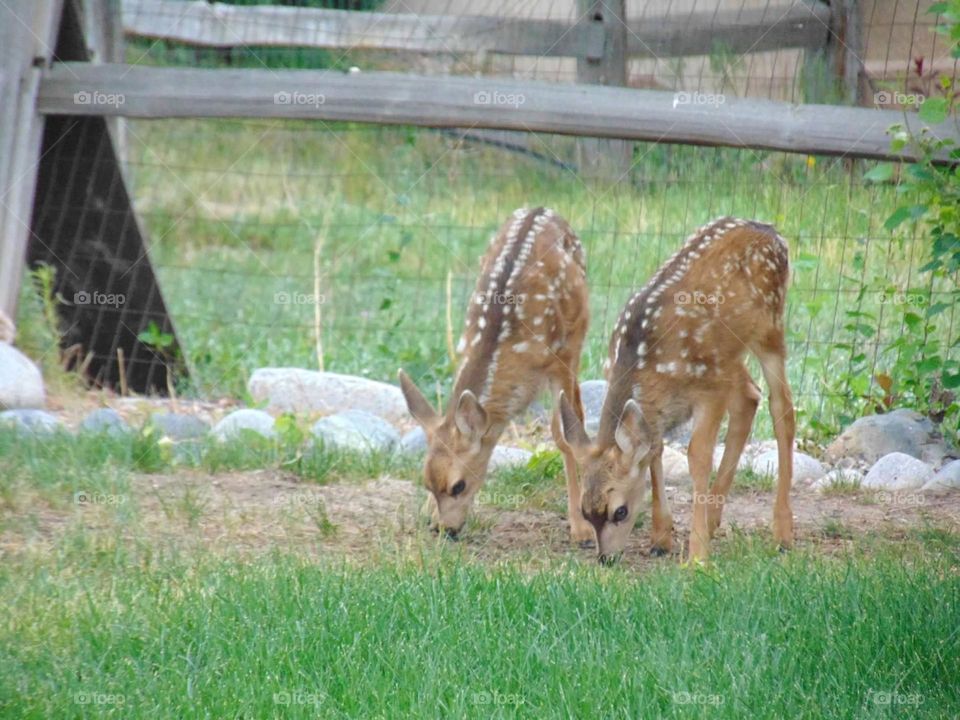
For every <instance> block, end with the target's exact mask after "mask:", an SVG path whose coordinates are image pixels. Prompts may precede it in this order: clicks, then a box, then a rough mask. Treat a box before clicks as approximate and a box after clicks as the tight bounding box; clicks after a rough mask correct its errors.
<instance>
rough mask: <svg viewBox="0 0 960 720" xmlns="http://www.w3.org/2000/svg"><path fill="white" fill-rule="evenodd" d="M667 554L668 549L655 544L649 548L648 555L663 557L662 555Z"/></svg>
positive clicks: (668, 552)
mask: <svg viewBox="0 0 960 720" xmlns="http://www.w3.org/2000/svg"><path fill="white" fill-rule="evenodd" d="M669 554H670V551H669V550H667V549H666V548H662V547H657V546H656V545H654V546H653V547H652V548H650V555H652V556H653V557H663V556H664V555H669Z"/></svg>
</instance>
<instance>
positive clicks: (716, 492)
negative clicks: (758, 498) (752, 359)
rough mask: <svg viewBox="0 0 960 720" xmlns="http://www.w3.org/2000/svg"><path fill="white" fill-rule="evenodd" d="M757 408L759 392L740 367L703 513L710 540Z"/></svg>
mask: <svg viewBox="0 0 960 720" xmlns="http://www.w3.org/2000/svg"><path fill="white" fill-rule="evenodd" d="M759 404H760V389H759V388H758V387H757V386H756V384H755V383H754V382H753V379H752V378H751V377H750V373H749V372H747V368H746V367H743V366H741V379H740V382H739V384H737V385H736V387H734V389H733V390H732V391H731V393H730V395H729V399H728V401H727V412H729V413H730V421H729V423H728V425H727V437H726V440H725V443H726V444H725V445H724V448H723V457H722V458H721V459H720V467H719V469H718V470H717V477H716V478H715V479H714V481H713V486H712V487H711V490H710V498H709V499H710V502H709V504H708V511H707V526H708V529H709V530H710V537H713V534H714V533H715V532H716V530H717V528H718V527H719V526H720V517H721V515H722V514H723V505H724V502H725V501H726V496H727V493H728V492H729V491H730V485H731V483H733V476H734V475H735V474H736V472H737V464H738V463H739V462H740V456H741V455H742V454H743V447H744V445H746V444H747V438H749V437H750V430H751V429H752V428H753V418H754V417H755V416H756V414H757V406H758V405H759Z"/></svg>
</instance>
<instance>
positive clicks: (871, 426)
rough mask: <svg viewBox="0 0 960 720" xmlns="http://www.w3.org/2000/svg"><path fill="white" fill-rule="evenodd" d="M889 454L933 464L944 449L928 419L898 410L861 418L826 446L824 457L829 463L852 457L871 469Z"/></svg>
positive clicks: (940, 456)
mask: <svg viewBox="0 0 960 720" xmlns="http://www.w3.org/2000/svg"><path fill="white" fill-rule="evenodd" d="M891 453H905V454H907V455H912V456H913V457H915V458H918V459H920V460H924V461H925V462H929V463H933V464H936V463H939V462H940V460H941V459H942V458H943V457H944V456H945V455H946V454H947V448H946V445H945V444H944V442H943V438H942V437H941V436H940V433H939V432H937V429H936V427H935V426H934V424H933V422H932V421H931V420H930V418H927V417H924V416H923V415H921V414H920V413H918V412H914V411H913V410H904V409H901V410H894V411H893V412H890V413H886V414H884V415H869V416H867V417H862V418H860V419H859V420H857V421H856V422H854V423H853V424H852V425H851V426H850V427H848V428H847V429H846V430H844V431H843V432H842V433H841V434H840V436H839V437H838V438H837V439H836V440H834V441H833V442H832V443H830V445H828V446H827V451H826V457H827V459H828V460H830V461H838V460H840V459H841V458H848V457H853V458H857V459H860V460H864V461H866V462H867V463H869V464H871V465H872V464H873V463H875V462H876V461H877V460H879V459H880V458H882V457H884V456H885V455H889V454H891Z"/></svg>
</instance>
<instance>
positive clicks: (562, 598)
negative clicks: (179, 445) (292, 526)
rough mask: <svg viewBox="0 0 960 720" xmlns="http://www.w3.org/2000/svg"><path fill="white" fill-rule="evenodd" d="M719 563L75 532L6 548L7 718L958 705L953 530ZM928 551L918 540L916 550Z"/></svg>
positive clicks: (907, 710)
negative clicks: (381, 553) (257, 549)
mask: <svg viewBox="0 0 960 720" xmlns="http://www.w3.org/2000/svg"><path fill="white" fill-rule="evenodd" d="M909 548H910V550H909V551H905V550H900V551H898V550H896V549H887V550H883V551H882V552H880V553H879V554H870V555H866V554H860V553H856V552H854V553H851V554H849V555H846V556H842V557H824V556H818V555H816V554H812V553H808V552H802V551H801V552H796V553H793V554H789V555H785V556H780V555H777V554H773V553H771V552H768V551H766V550H764V549H758V548H756V547H752V546H750V545H749V544H742V545H740V546H738V547H736V549H735V552H731V553H728V554H727V556H725V557H721V558H719V559H718V560H717V561H715V563H714V564H713V565H711V567H710V568H708V569H691V568H683V567H678V566H676V565H673V564H668V565H665V566H663V567H662V568H660V569H658V570H656V571H653V572H650V573H647V574H644V575H642V576H637V575H635V574H632V573H627V572H620V571H617V570H608V569H602V568H597V567H594V566H592V565H589V564H583V563H578V562H565V563H557V564H556V565H555V566H554V567H551V568H549V569H547V570H539V571H536V572H532V573H531V572H528V571H526V570H525V569H524V568H523V567H522V566H517V565H514V564H506V565H500V566H495V567H483V566H480V565H477V564H472V563H468V562H464V561H462V560H461V559H459V558H458V556H457V551H456V550H455V549H450V550H440V551H436V550H432V549H431V548H429V547H427V548H426V549H425V550H424V551H423V553H422V556H421V557H420V558H419V559H417V560H416V561H397V562H396V563H394V564H390V563H386V564H381V565H378V566H375V567H368V568H363V569H360V568H357V567H352V566H350V565H349V564H344V563H340V562H338V561H336V560H330V561H329V562H321V563H319V564H318V563H314V562H305V561H303V560H299V559H297V558H295V557H292V556H289V555H284V554H283V553H282V552H281V551H278V552H277V553H276V554H274V555H271V556H269V557H265V558H261V559H258V560H255V561H252V562H251V561H245V562H241V561H231V560H229V559H226V560H225V559H223V558H215V557H209V556H205V555H199V556H196V555H195V556H190V557H182V556H177V555H167V554H165V553H163V552H162V551H159V550H157V549H156V548H151V547H150V546H147V545H137V544H131V543H128V542H123V541H121V540H120V539H119V538H118V539H117V540H116V541H115V542H109V541H106V542H102V543H93V542H90V541H89V540H86V539H85V538H84V536H83V535H80V536H74V537H73V538H72V541H71V542H67V543H65V544H64V545H63V546H62V547H61V548H59V549H58V551H57V553H56V554H55V555H54V556H52V557H49V558H45V559H43V560H40V561H36V560H33V561H24V562H17V563H4V565H3V567H2V569H0V596H2V597H3V598H4V605H5V613H4V616H3V619H2V621H0V697H2V698H3V700H2V701H0V708H2V713H3V715H4V716H5V717H11V718H13V717H16V718H48V717H123V718H140V717H145V718H146V717H217V718H225V717H304V718H306V717H311V718H312V717H351V718H352V717H371V718H398V717H416V718H420V717H438V718H439V717H477V718H481V717H537V718H542V717H625V718H626V717H629V718H664V717H669V718H674V717H676V718H687V717H711V718H713V717H717V718H742V717H753V718H784V717H791V718H826V717H829V718H841V717H849V718H854V717H857V718H858V717H865V718H866V717H869V718H884V717H912V718H949V717H956V716H957V714H958V713H960V695H958V693H957V677H956V668H957V664H958V662H960V637H958V635H957V630H958V627H960V624H958V620H960V615H958V612H960V611H958V600H960V578H958V574H957V560H958V554H957V553H958V541H957V538H956V537H955V536H947V537H946V538H944V537H943V536H937V535H933V536H930V537H929V538H927V539H926V540H924V541H923V542H921V543H920V544H919V545H917V544H910V545H909ZM918 549H919V551H918Z"/></svg>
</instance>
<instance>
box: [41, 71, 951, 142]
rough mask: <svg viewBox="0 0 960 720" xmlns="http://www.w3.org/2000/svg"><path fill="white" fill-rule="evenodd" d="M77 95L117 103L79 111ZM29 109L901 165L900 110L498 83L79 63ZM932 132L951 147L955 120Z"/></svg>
mask: <svg viewBox="0 0 960 720" xmlns="http://www.w3.org/2000/svg"><path fill="white" fill-rule="evenodd" d="M78 92H87V93H91V92H99V93H101V95H102V96H106V97H110V96H114V99H116V100H119V102H114V103H112V104H111V103H106V104H95V103H90V104H84V105H77V104H76V103H74V93H78ZM710 99H712V100H713V101H714V102H711V103H708V102H700V100H710ZM721 100H722V102H721ZM38 108H39V109H40V111H42V112H44V113H48V114H78V115H107V116H127V117H140V118H172V117H250V118H290V119H308V120H309V119H313V120H318V119H322V120H334V121H336V120H347V121H357V122H370V123H380V124H393V125H419V126H424V127H467V128H494V129H502V130H526V131H536V132H547V133H559V134H562V135H582V136H587V137H608V138H621V139H624V140H649V141H656V142H676V143H688V144H694V145H723V146H729V147H746V148H755V149H769V150H786V151H790V152H800V153H819V154H826V155H844V156H849V157H866V158H894V157H901V156H897V155H894V154H892V153H891V151H890V143H889V138H888V136H887V134H886V129H887V128H888V127H889V126H890V125H892V124H894V123H898V122H900V123H902V122H903V121H904V114H903V113H899V112H894V111H888V110H873V109H866V108H850V107H838V106H831V105H797V106H795V105H790V104H788V103H782V102H774V101H770V100H752V99H737V98H730V97H726V98H724V97H723V96H697V95H696V94H685V97H684V96H682V94H677V93H671V92H664V91H658V90H634V89H627V88H613V87H603V86H590V85H561V84H551V83H542V82H531V81H517V80H507V79H502V78H469V77H424V76H416V75H404V74H398V73H360V74H344V73H339V72H331V71H320V70H317V71H314V70H287V71H271V70H200V69H180V68H160V67H141V66H133V67H131V66H126V65H97V66H87V65H84V64H78V63H64V64H61V65H57V66H55V67H53V68H52V69H50V70H49V71H48V72H46V73H45V74H44V79H43V82H42V83H41V87H40V97H39V100H38ZM906 117H907V122H908V123H909V125H910V127H911V128H913V129H914V130H917V131H919V129H920V127H922V126H923V123H921V122H920V120H919V118H918V117H917V116H916V115H913V114H908V115H907V116H906ZM932 130H933V132H935V133H936V134H937V135H938V136H940V137H946V136H949V137H952V138H953V139H954V140H956V141H958V142H960V127H958V125H957V121H956V119H953V120H951V121H948V122H946V123H944V124H942V125H938V126H935V127H934V128H932ZM902 157H904V158H908V159H909V158H911V157H912V156H911V155H910V154H909V152H907V153H905V154H904V155H902Z"/></svg>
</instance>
